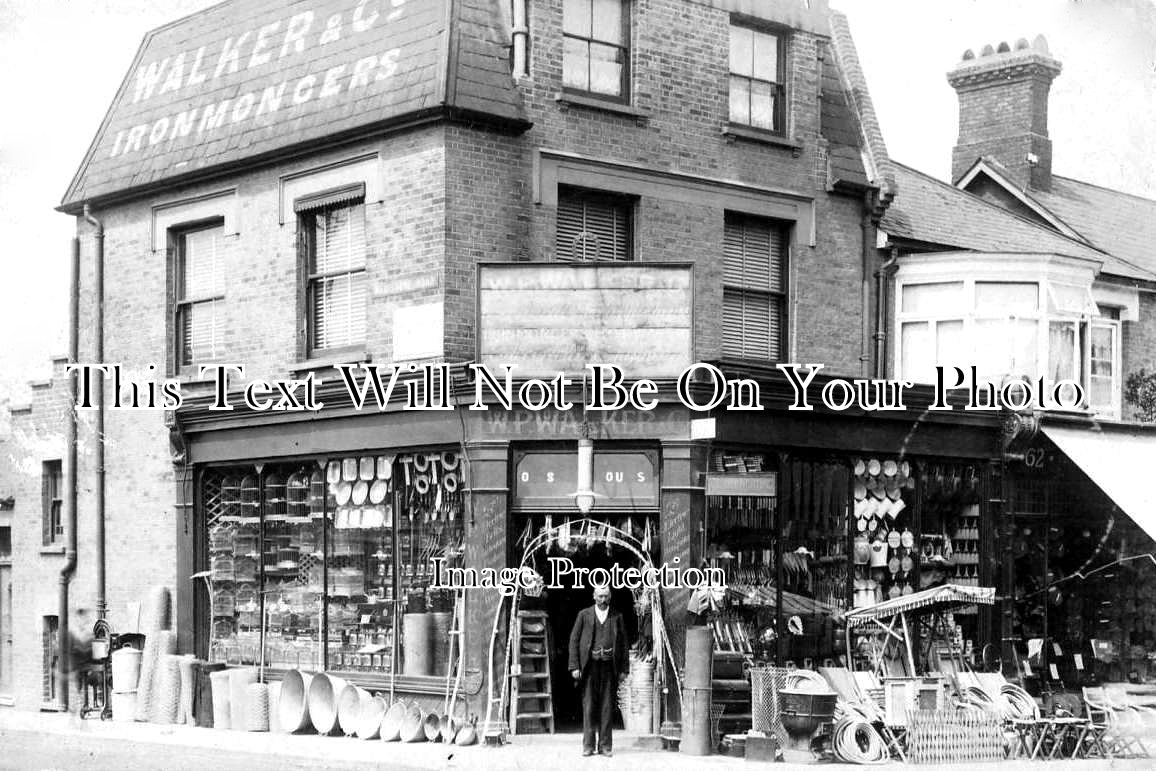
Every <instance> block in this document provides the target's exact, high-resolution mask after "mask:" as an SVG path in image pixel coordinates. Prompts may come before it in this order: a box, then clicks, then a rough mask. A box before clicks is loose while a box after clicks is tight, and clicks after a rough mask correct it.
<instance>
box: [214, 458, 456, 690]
mask: <svg viewBox="0 0 1156 771" xmlns="http://www.w3.org/2000/svg"><path fill="white" fill-rule="evenodd" d="M444 452H454V453H456V454H457V455H458V464H459V465H458V468H459V469H460V468H461V464H463V463H464V458H463V457H462V455H461V453H460V451H458V450H457V449H455V448H444V447H431V448H422V449H420V450H414V451H402V452H398V451H397V450H391V451H389V452H388V453H387V452H386V451H385V450H373V451H368V450H366V451H354V450H351V451H349V452H348V453H346V454H344V455H340V456H334V457H329V458H326V457H321V456H311V457H305V458H286V459H278V460H277V461H275V462H272V463H256V464H255V463H236V462H231V463H213V464H207V465H205V466H201V467H199V468H198V471H197V474H196V492H195V501H196V513H195V523H196V528H197V529H196V537H195V539H194V543H193V549H194V562H195V565H196V566H197V569H198V570H200V571H207V570H208V569H209V568H210V547H209V521H208V517H207V505H206V502H205V476H206V475H207V474H213V475H217V476H218V478H224V477H226V476H229V475H231V476H234V477H236V478H238V479H240V477H241V476H242V475H243V474H252V475H254V476H256V477H257V478H258V480H259V499H258V500H259V503H258V511H259V512H260V514H259V516H260V518H261V520H260V523H259V527H258V531H259V533H260V535H259V536H258V537H259V539H260V540H259V543H260V544H261V546H260V549H261V550H264V549H265V544H266V532H265V525H266V517H267V514H268V504H270V503H272V502H273V501H272V500H271V499H270V498H268V497H267V484H266V480H267V477H268V476H269V474H270V473H276V474H283V475H284V476H285V478H286V482H287V483H288V481H289V480H290V479H291V476H292V473H293V472H295V471H296V470H299V469H306V468H308V469H318V470H319V472H320V474H321V480H322V484H323V485H324V484H325V481H324V480H325V469H326V466H325V463H326V462H327V461H329V460H334V459H335V457H336V458H338V459H340V458H346V459H347V458H353V457H358V458H360V457H363V456H370V455H372V456H374V457H377V456H387V455H388V456H394V455H395V454H396V455H397V457H399V458H400V457H401V456H403V455H406V454H415V453H421V454H428V453H444ZM393 473H394V474H395V475H398V474H401V473H402V472H401V470H400V469H399V468H397V467H396V465H395V466H394V467H393ZM459 473H461V472H459ZM459 489H462V488H459ZM330 498H331V496H330V495H329V494H328V492H326V493H325V494H324V495H323V497H322V504H321V505H322V513H323V516H324V518H325V521H327V522H329V523H330V524H329V525H327V526H325V527H322V528H321V538H320V540H319V545H320V549H321V553H322V554H323V555H325V556H324V557H323V558H322V560H321V565H322V570H323V578H322V582H323V583H322V587H321V588H322V591H321V594H322V596H323V598H324V599H323V600H322V611H321V614H320V615H321V623H320V628H319V630H318V638H317V641H316V645H317V647H316V650H315V655H316V656H317V657H319V661H320V662H324V664H325V669H327V670H328V671H332V672H339V673H341V674H342V676H343V677H346V678H347V679H349V680H352V681H356V682H359V683H365V684H366V685H367V686H369V687H378V686H380V687H386V686H387V685H388V683H389V682H390V680H391V679H392V680H393V681H394V683H395V684H396V685H397V686H398V687H399V688H405V689H408V690H412V691H414V692H419V693H430V694H441V693H442V692H443V691H444V688H445V685H446V682H447V677H450V678H452V674H451V675H448V676H437V675H428V676H426V675H404V674H402V672H401V670H402V663H403V661H404V658H403V654H402V652H401V647H400V643H398V644H397V645H396V646H395V647H394V648H393V651H392V655H391V663H390V665H389V668H368V669H349V668H344V669H343V668H340V667H337V666H334V665H332V664H331V663H330V662H331V660H332V655H331V654H332V653H333V652H334V648H333V646H332V645H331V642H332V641H331V640H330V639H329V631H330V630H329V624H330V616H331V610H330V609H331V607H332V606H333V602H332V599H331V597H332V590H333V583H332V579H331V577H330V574H329V568H330V564H329V563H330V561H331V557H332V549H331V542H330V530H331V528H332V527H333V523H332V520H331V519H329V518H330V517H331V516H332V515H333V513H334V511H335V509H333V508H331V507H330ZM386 501H387V502H388V503H389V505H390V506H391V507H392V510H393V517H394V519H393V523H392V526H391V527H389V528H386V529H387V530H388V531H389V532H390V533H391V536H396V534H397V533H398V532H399V530H398V524H399V523H400V522H402V518H403V517H404V511H405V502H404V501H403V500H402V497H401V492H400V490H395V491H394V492H391V493H390V494H389V496H388V497H387V498H386ZM462 514H464V510H463V511H462V512H461V513H460V514H459V521H460V522H461V525H460V526H461V528H462V532H463V533H464V528H465V524H464V518H463V517H462ZM393 544H394V546H393V554H392V565H393V568H392V577H391V586H392V588H393V592H392V594H393V598H394V602H393V605H392V608H393V609H392V610H391V611H390V612H391V614H393V624H392V626H393V629H394V632H393V634H394V640H395V641H396V640H397V635H398V634H400V625H401V619H402V614H403V613H404V606H405V597H404V595H403V594H402V593H401V590H400V587H401V586H402V583H403V582H402V571H401V562H400V561H399V558H400V556H401V555H400V554H399V552H398V549H399V539H398V538H396V537H393ZM257 579H258V580H257V583H258V590H257V591H258V596H259V598H260V601H259V605H260V613H261V614H262V615H264V613H265V612H266V608H265V602H266V599H265V595H266V585H265V582H266V570H265V566H264V565H263V561H261V560H259V561H258V570H257ZM193 597H194V599H193V603H192V612H193V634H194V645H195V649H196V650H197V651H198V654H199V655H201V656H202V657H204V658H207V659H211V658H212V645H213V641H214V635H213V632H212V624H213V621H214V618H213V615H212V602H213V597H212V596H211V595H210V594H209V593H208V592H207V591H206V590H205V589H198V588H196V587H194V592H193ZM206 599H207V602H206ZM468 605H469V597H468V592H466V593H463V597H462V608H461V612H462V613H463V618H464V617H465V615H464V614H465V613H467V609H468ZM270 634H271V633H270V632H269V631H268V630H266V633H265V635H266V636H265V637H264V638H263V639H261V641H260V643H259V646H258V650H259V649H260V646H267V645H268V641H269V639H270ZM458 653H459V654H460V653H461V651H460V650H459V651H458ZM229 663H231V664H233V663H236V662H233V661H230V662H229ZM313 666H314V667H316V663H314V665H313ZM266 668H267V669H268V670H270V671H272V672H279V671H286V670H287V669H288V668H291V666H288V667H287V666H281V665H275V664H270V663H268V662H267V663H266ZM302 668H308V666H307V665H306V664H305V663H304V662H302ZM391 670H392V672H393V674H392V675H391Z"/></svg>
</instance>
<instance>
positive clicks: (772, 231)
mask: <svg viewBox="0 0 1156 771" xmlns="http://www.w3.org/2000/svg"><path fill="white" fill-rule="evenodd" d="M724 241H725V243H724V269H723V355H724V356H736V357H741V358H747V359H764V360H768V361H777V360H779V359H781V358H782V355H783V351H784V345H783V340H784V337H785V334H786V328H787V318H786V314H787V279H786V276H787V270H786V266H787V231H786V228H785V227H784V226H783V225H781V224H780V223H776V222H774V221H772V220H766V219H761V218H758V217H744V216H738V215H728V216H727V218H726V227H725V238H724Z"/></svg>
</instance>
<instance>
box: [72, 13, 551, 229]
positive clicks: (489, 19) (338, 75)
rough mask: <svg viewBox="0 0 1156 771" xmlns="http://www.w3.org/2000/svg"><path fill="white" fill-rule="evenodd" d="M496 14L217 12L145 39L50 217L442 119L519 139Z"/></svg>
mask: <svg viewBox="0 0 1156 771" xmlns="http://www.w3.org/2000/svg"><path fill="white" fill-rule="evenodd" d="M501 2H502V0H405V2H402V3H398V2H391V1H390V0H368V2H364V3H362V2H361V0H290V1H289V2H286V0H226V2H223V3H220V4H219V5H215V6H212V7H210V8H207V9H205V10H203V11H201V12H199V13H196V14H193V15H191V16H188V17H186V18H184V19H181V20H179V21H176V22H173V23H171V24H168V25H166V26H163V27H160V28H158V29H156V30H153V31H152V32H149V33H148V34H147V35H145V38H144V40H143V42H142V43H141V46H140V49H139V50H138V52H137V56H136V59H135V60H134V62H133V64H132V67H131V68H130V70H129V72H128V74H127V75H126V76H125V79H124V82H123V83H122V84H121V87H120V90H119V91H118V93H117V95H116V97H115V98H114V100H113V103H112V105H111V107H110V108H109V111H108V113H107V115H106V116H105V119H104V121H103V122H102V124H101V126H100V128H99V130H98V131H97V134H96V137H95V139H94V140H93V142H92V145H91V146H90V148H89V150H88V152H87V154H86V155H85V158H84V160H83V162H82V163H81V165H80V168H79V170H78V171H77V173H76V176H75V177H74V178H73V180H72V183H71V185H69V188H68V190H67V192H66V193H65V195H64V200H63V202H62V204H61V209H63V210H65V211H75V210H77V209H79V205H80V204H81V203H82V202H85V201H91V200H94V199H100V198H106V197H109V196H119V195H122V194H125V193H129V192H133V191H139V190H141V189H145V188H149V187H152V186H154V185H155V184H156V183H158V182H161V181H165V182H173V181H175V180H177V179H182V180H184V179H188V178H191V177H198V176H203V175H205V174H206V173H208V172H210V171H221V170H224V169H227V168H230V167H233V166H237V165H239V164H241V163H242V162H248V161H252V160H255V159H260V158H262V157H273V156H276V155H279V154H281V153H285V152H291V151H292V150H293V149H294V148H300V147H303V146H306V145H309V144H311V143H314V142H317V141H319V140H323V139H325V138H327V137H352V136H357V135H361V134H366V133H372V132H374V131H377V130H381V129H383V128H386V127H388V126H389V125H391V124H396V123H400V122H403V121H405V120H409V119H412V118H414V117H416V116H420V115H426V114H432V113H436V112H439V111H441V112H452V113H455V114H460V115H465V116H466V117H470V118H478V119H485V120H491V121H495V122H500V123H504V124H508V125H511V126H514V127H519V128H526V127H528V125H529V124H528V122H527V119H526V114H525V110H524V107H523V104H522V100H521V95H520V94H519V92H518V90H517V88H516V87H515V85H514V82H513V79H512V77H511V75H510V73H509V67H508V65H507V63H506V58H507V50H508V49H507V47H508V45H509V39H508V37H509V36H508V33H507V32H506V31H505V29H504V25H503V24H502V23H501V19H502V11H501V5H500V3H501ZM359 8H361V10H360V13H359V11H358V9H359ZM335 18H336V19H339V20H340V27H339V28H338V29H339V34H338V35H336V36H335V35H334V34H333V33H332V27H331V26H330V25H331V24H332V20H333V19H335ZM327 32H328V33H329V34H328V35H327V34H326V33H327ZM298 40H300V42H298ZM260 41H264V43H263V45H261V44H259V43H260ZM233 51H237V52H238V53H237V56H235V57H233V56H232V55H231V54H232V52H233Z"/></svg>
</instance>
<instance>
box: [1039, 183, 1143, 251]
mask: <svg viewBox="0 0 1156 771" xmlns="http://www.w3.org/2000/svg"><path fill="white" fill-rule="evenodd" d="M1026 193H1027V195H1028V196H1029V197H1031V198H1034V199H1035V200H1036V201H1038V202H1039V203H1040V205H1042V206H1043V207H1044V208H1045V209H1047V210H1048V211H1050V212H1051V213H1052V214H1054V215H1055V216H1056V218H1058V219H1060V220H1062V221H1063V222H1064V223H1065V224H1066V225H1068V226H1069V227H1071V228H1072V229H1073V230H1075V231H1076V232H1078V233H1079V234H1080V235H1081V236H1083V237H1084V239H1085V240H1087V241H1088V242H1089V243H1091V244H1093V245H1095V246H1096V247H1098V248H1100V249H1103V250H1104V251H1106V252H1110V253H1112V254H1113V255H1115V256H1116V257H1120V258H1122V259H1124V260H1127V261H1128V262H1130V263H1132V264H1133V265H1135V266H1137V267H1140V268H1144V269H1145V270H1148V271H1154V272H1156V201H1153V200H1150V199H1148V198H1141V197H1139V196H1134V195H1129V194H1127V193H1121V192H1120V191H1118V190H1109V189H1108V188H1104V187H1099V186H1097V185H1092V184H1089V183H1087V182H1081V181H1079V180H1076V179H1069V178H1068V177H1060V176H1056V175H1055V174H1053V175H1052V189H1051V190H1050V191H1048V192H1044V191H1042V190H1036V189H1034V188H1029V189H1028V190H1027V191H1026Z"/></svg>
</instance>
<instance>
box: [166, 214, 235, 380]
mask: <svg viewBox="0 0 1156 771" xmlns="http://www.w3.org/2000/svg"><path fill="white" fill-rule="evenodd" d="M224 236H225V227H224V225H223V224H217V225H212V226H210V227H206V228H199V229H197V230H189V231H185V232H183V233H180V234H178V235H177V244H176V249H177V254H176V256H177V270H176V274H177V285H176V290H177V295H176V296H177V307H176V316H177V325H176V326H177V335H176V338H177V339H176V348H177V361H178V362H179V364H180V365H181V366H188V365H191V364H193V363H195V362H198V361H211V360H213V359H217V358H220V356H221V355H222V354H223V353H224V350H223V344H224V332H225V315H224V300H225V281H226V276H225V263H226V261H225V254H224V246H225V239H224Z"/></svg>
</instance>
